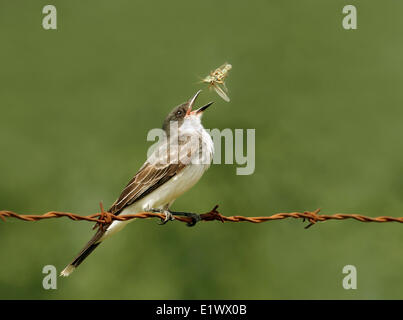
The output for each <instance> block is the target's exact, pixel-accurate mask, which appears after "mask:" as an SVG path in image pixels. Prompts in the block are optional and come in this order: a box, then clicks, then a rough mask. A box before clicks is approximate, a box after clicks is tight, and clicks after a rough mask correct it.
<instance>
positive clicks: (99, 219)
mask: <svg viewBox="0 0 403 320" xmlns="http://www.w3.org/2000/svg"><path fill="white" fill-rule="evenodd" d="M100 208H101V212H99V213H94V214H91V215H87V216H81V215H78V214H75V213H70V212H59V211H50V212H47V213H45V214H42V215H32V214H31V215H28V214H27V215H24V214H17V213H15V212H13V211H7V210H3V211H0V219H2V220H3V221H4V222H5V221H6V218H16V219H20V220H24V221H39V220H45V219H52V218H61V217H67V218H69V219H71V220H73V221H90V222H96V225H95V226H94V228H95V227H102V226H103V225H105V224H108V223H111V222H112V221H113V220H119V221H127V220H131V219H147V218H160V219H161V220H163V219H164V218H165V214H163V213H156V212H140V213H135V214H125V215H114V214H112V213H110V212H106V211H104V208H103V206H102V203H101V204H100ZM217 208H218V205H216V206H215V207H214V208H213V209H212V210H211V211H209V212H207V213H203V214H200V219H201V221H215V220H218V221H221V222H251V223H262V222H267V221H273V220H283V219H287V218H294V219H303V221H305V220H308V221H309V224H308V225H307V226H306V227H305V229H307V228H309V227H311V226H312V225H314V224H315V223H317V222H321V221H327V220H346V219H354V220H357V221H360V222H399V223H403V217H389V216H380V217H374V218H373V217H368V216H363V215H360V214H346V213H336V214H331V215H326V214H323V215H322V214H319V212H320V210H321V209H317V210H315V211H304V212H291V213H276V214H273V215H271V216H262V217H245V216H223V215H222V214H221V213H219V212H218V211H217ZM174 216H175V214H174ZM175 220H177V221H181V222H186V223H188V224H191V222H192V219H191V218H190V217H183V216H175Z"/></svg>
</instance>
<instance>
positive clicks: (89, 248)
mask: <svg viewBox="0 0 403 320" xmlns="http://www.w3.org/2000/svg"><path fill="white" fill-rule="evenodd" d="M103 233H104V231H103V230H101V229H98V232H97V233H96V234H95V235H94V236H93V237H92V239H91V240H90V241H89V242H88V243H87V244H86V245H85V247H84V248H83V249H82V250H81V251H80V253H79V254H78V255H77V256H76V257H75V258H74V260H73V261H72V262H71V263H70V264H68V265H67V266H66V268H64V269H63V271H62V272H61V273H60V275H61V276H62V277H68V276H69V275H70V274H71V273H72V272H73V271H74V270H75V269H76V268H77V267H78V266H79V265H80V264H81V263H82V262H83V261H84V260H85V258H87V257H88V255H89V254H90V253H91V252H92V251H94V250H95V248H96V247H98V246H99V245H100V244H101V242H100V241H99V239H100V238H101V237H102V235H103Z"/></svg>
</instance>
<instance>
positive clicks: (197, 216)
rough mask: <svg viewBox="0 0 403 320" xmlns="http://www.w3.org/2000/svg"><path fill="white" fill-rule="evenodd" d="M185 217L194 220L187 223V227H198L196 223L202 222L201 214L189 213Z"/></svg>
mask: <svg viewBox="0 0 403 320" xmlns="http://www.w3.org/2000/svg"><path fill="white" fill-rule="evenodd" d="M185 216H186V217H189V218H191V219H192V221H191V222H188V223H186V225H187V226H188V227H193V226H195V225H196V223H198V222H199V221H201V217H200V214H197V213H187V214H186V215H185Z"/></svg>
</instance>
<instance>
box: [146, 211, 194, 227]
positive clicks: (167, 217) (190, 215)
mask: <svg viewBox="0 0 403 320" xmlns="http://www.w3.org/2000/svg"><path fill="white" fill-rule="evenodd" d="M150 211H151V212H156V213H163V214H164V215H165V219H164V220H162V221H161V222H160V223H159V224H160V225H164V224H166V223H167V222H168V221H172V220H175V217H174V215H175V216H182V217H188V218H190V219H192V221H191V222H188V223H186V225H187V226H188V227H193V226H194V225H195V224H196V223H198V222H199V221H201V217H200V215H199V214H197V213H192V212H178V211H169V210H164V209H154V208H152V209H150Z"/></svg>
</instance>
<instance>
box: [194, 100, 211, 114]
mask: <svg viewBox="0 0 403 320" xmlns="http://www.w3.org/2000/svg"><path fill="white" fill-rule="evenodd" d="M213 103H214V101H211V102H209V103H207V104H206V105H205V106H203V107H200V108H199V109H197V110H196V111H195V114H197V115H201V114H202V113H203V111H204V110H206V109H207V108H208V107H210V106H211V105H212V104H213Z"/></svg>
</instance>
